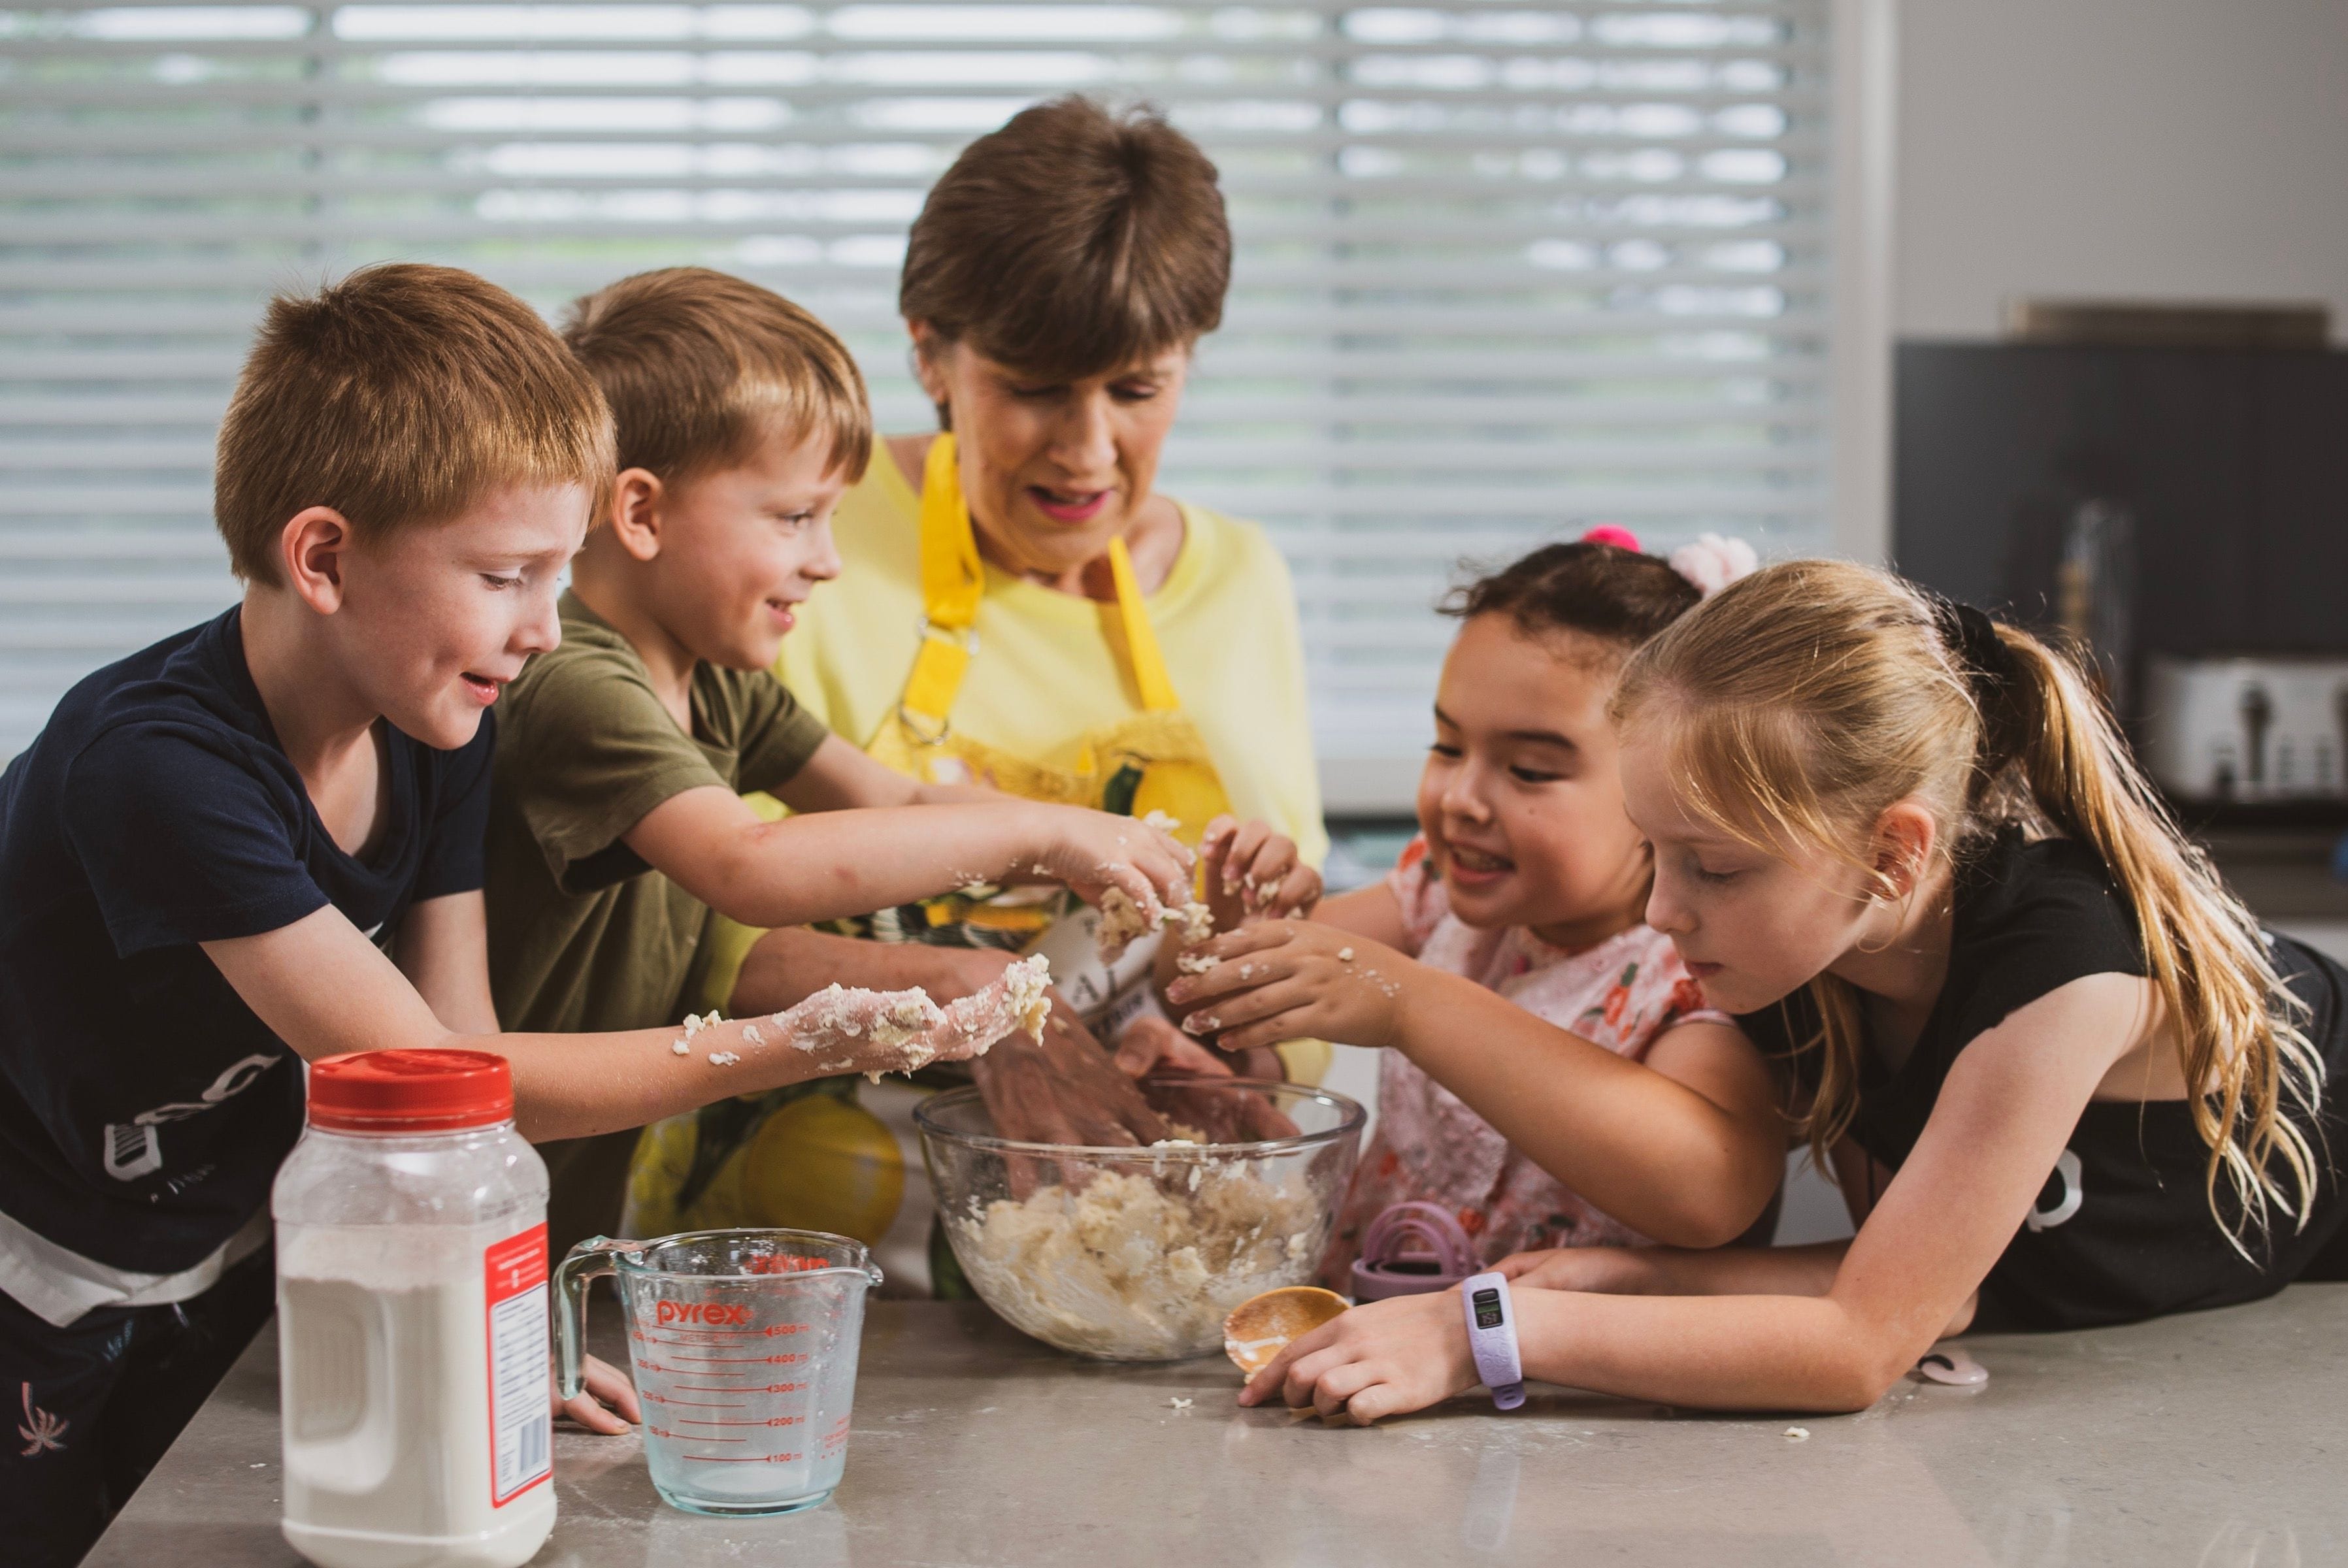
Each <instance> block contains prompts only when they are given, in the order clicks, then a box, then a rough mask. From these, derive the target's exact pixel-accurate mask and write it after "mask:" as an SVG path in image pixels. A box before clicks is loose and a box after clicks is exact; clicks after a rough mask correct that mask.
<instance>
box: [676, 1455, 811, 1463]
mask: <svg viewBox="0 0 2348 1568" xmlns="http://www.w3.org/2000/svg"><path fill="white" fill-rule="evenodd" d="M801 1457H802V1456H801V1455H798V1454H795V1453H792V1454H686V1455H685V1456H684V1458H685V1460H687V1461H688V1462H690V1461H692V1460H700V1461H701V1462H702V1463H703V1464H797V1463H798V1462H799V1460H800V1458H801Z"/></svg>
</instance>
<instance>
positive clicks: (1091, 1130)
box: [971, 991, 1166, 1148]
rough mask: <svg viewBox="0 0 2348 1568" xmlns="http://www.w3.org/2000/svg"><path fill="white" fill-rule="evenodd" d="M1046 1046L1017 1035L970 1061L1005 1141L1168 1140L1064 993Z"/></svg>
mask: <svg viewBox="0 0 2348 1568" xmlns="http://www.w3.org/2000/svg"><path fill="white" fill-rule="evenodd" d="M1050 995H1051V998H1052V1013H1051V1017H1049V1018H1048V1019H1046V1020H1045V1023H1044V1039H1043V1040H1042V1042H1041V1043H1038V1042H1037V1041H1035V1040H1032V1039H1030V1038H1029V1037H1028V1036H1027V1035H1025V1034H1024V1033H1020V1034H1013V1035H1011V1036H1010V1037H1008V1038H1007V1039H1005V1040H1003V1041H1002V1042H1001V1043H1000V1044H998V1045H996V1046H995V1048H994V1050H990V1051H988V1052H987V1053H986V1054H985V1055H984V1056H982V1057H978V1058H975V1059H974V1060H973V1061H972V1063H971V1069H972V1075H973V1077H974V1078H976V1080H977V1081H978V1087H979V1091H980V1092H981V1093H982V1094H983V1095H984V1096H985V1097H986V1111H987V1114H988V1115H989V1116H991V1117H992V1118H994V1126H995V1131H996V1132H999V1133H1000V1134H1001V1135H1002V1136H1004V1137H1005V1138H1010V1139H1014V1140H1016V1141H1018V1142H1020V1143H1076V1144H1084V1145H1086V1146H1088V1147H1093V1148H1124V1147H1130V1146H1133V1145H1136V1144H1143V1143H1156V1142H1158V1140H1159V1139H1160V1138H1163V1137H1165V1136H1166V1119H1165V1118H1164V1117H1162V1116H1160V1115H1159V1113H1158V1112H1155V1111H1152V1110H1151V1109H1150V1108H1149V1102H1148V1101H1147V1100H1144V1099H1143V1098H1142V1095H1141V1091H1140V1089H1139V1088H1138V1087H1137V1086H1136V1085H1135V1083H1134V1081H1133V1080H1131V1079H1130V1078H1128V1077H1127V1076H1126V1075H1125V1074H1124V1073H1122V1072H1119V1071H1117V1063H1116V1062H1115V1061H1113V1060H1112V1059H1111V1058H1110V1056H1109V1053H1108V1052H1107V1050H1104V1049H1103V1048H1102V1047H1101V1044H1100V1042H1099V1041H1098V1040H1095V1039H1094V1038H1093V1036H1092V1033H1091V1031H1090V1030H1086V1028H1085V1026H1084V1024H1083V1022H1082V1021H1081V1019H1080V1017H1079V1015H1078V1014H1077V1012H1076V1009H1074V1008H1072V1007H1070V1006H1068V1004H1067V1002H1066V999H1064V998H1063V997H1061V995H1060V994H1059V992H1057V991H1053V992H1051V993H1050Z"/></svg>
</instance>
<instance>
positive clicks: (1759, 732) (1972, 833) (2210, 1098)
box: [1614, 561, 2323, 1257]
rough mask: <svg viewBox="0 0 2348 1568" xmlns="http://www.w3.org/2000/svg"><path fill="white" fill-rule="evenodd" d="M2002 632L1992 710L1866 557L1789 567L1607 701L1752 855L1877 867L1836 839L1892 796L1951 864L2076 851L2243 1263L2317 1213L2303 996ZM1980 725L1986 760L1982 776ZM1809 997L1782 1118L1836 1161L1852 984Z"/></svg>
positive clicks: (2058, 662) (2194, 854)
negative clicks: (2174, 1051)
mask: <svg viewBox="0 0 2348 1568" xmlns="http://www.w3.org/2000/svg"><path fill="white" fill-rule="evenodd" d="M1997 631H1998V637H1999V640H2000V641H2001V642H2002V643H2003V646H2004V648H2005V650H2006V651H2007V654H2008V655H2009V662H2010V664H2011V666H2012V669H2011V671H2008V672H2007V673H2008V676H2009V684H2010V686H2011V687H2012V688H2013V689H2012V690H2010V691H2008V692H2004V693H2003V694H2002V700H2001V701H2000V702H1999V707H2000V708H2001V709H2002V710H2003V711H2001V712H1983V711H1982V706H1981V704H1980V702H1978V701H1977V699H1976V695H1975V691H1976V686H1977V683H1978V682H1977V681H1976V679H1974V678H1972V677H1973V672H1969V671H1967V670H1966V669H1965V668H1964V666H1963V664H1962V660H1961V659H1960V658H1959V656H1958V655H1957V653H1956V652H1955V651H1954V650H1952V648H1951V647H1949V646H1948V640H1947V639H1946V638H1945V637H1944V636H1943V635H1942V634H1941V631H1940V630H1939V627H1938V624H1937V621H1936V618H1935V616H1934V613H1933V610H1932V608H1931V605H1929V604H1928V603H1927V602H1926V601H1925V600H1922V599H1921V597H1920V596H1919V595H1918V594H1917V593H1916V592H1915V591H1914V590H1913V589H1910V588H1909V587H1908V586H1907V585H1906V584H1904V583H1902V582H1900V580H1899V579H1896V578H1893V577H1891V576H1890V575H1889V574H1887V573H1883V572H1879V571H1876V570H1874V569H1869V568H1865V567H1859V566H1853V565H1849V564H1848V563H1842V562H1832V561H1796V562H1788V563H1785V564H1783V565H1780V566H1776V567H1772V568H1769V569H1765V570H1764V571H1761V572H1759V573H1756V574H1755V575H1754V576H1753V577H1751V578H1748V579H1746V580H1745V581H1743V582H1740V583H1737V584H1735V585H1734V586H1732V587H1731V588H1729V589H1726V590H1725V591H1724V592H1722V593H1721V594H1720V595H1718V596H1717V597H1716V598H1715V600H1712V601H1711V602H1709V603H1707V604H1705V605H1704V606H1702V607H1700V608H1699V609H1698V610H1695V611H1694V612H1692V613H1691V614H1689V615H1688V616H1687V617H1685V618H1684V619H1683V620H1681V621H1680V622H1679V623H1678V624H1676V625H1674V626H1673V627H1672V628H1670V629H1669V630H1666V631H1664V632H1663V634H1662V635H1661V636H1660V637H1658V638H1657V639H1656V640H1655V641H1653V642H1651V643H1649V644H1648V645H1647V647H1646V648H1645V649H1643V650H1642V651H1641V652H1640V653H1639V654H1638V655H1637V656H1635V657H1634V658H1633V659H1632V661H1631V664H1630V665H1629V666H1628V667H1627V668H1626V669H1625V671H1624V672H1623V676H1622V683H1621V685H1620V687H1619V689H1618V692H1617V694H1616V697H1615V699H1614V711H1615V713H1616V717H1617V718H1618V720H1619V721H1621V722H1622V723H1623V724H1624V725H1625V726H1626V727H1630V726H1632V725H1635V724H1638V723H1642V722H1648V721H1652V720H1653V719H1654V718H1656V717H1657V716H1658V714H1659V712H1660V714H1661V716H1662V717H1663V719H1664V720H1665V722H1666V723H1668V725H1669V730H1670V741H1671V743H1672V744H1673V750H1674V752H1675V753H1676V755H1675V759H1674V760H1675V766H1674V768H1673V774H1674V776H1675V777H1676V778H1678V779H1679V780H1680V781H1681V782H1682V787H1683V789H1684V792H1685V799H1684V804H1685V805H1686V806H1687V807H1688V809H1689V810H1690V811H1691V813H1692V815H1695V816H1697V817H1699V818H1700V819H1702V820H1705V821H1708V822H1710V823H1712V824H1714V825H1716V826H1717V827H1719V828H1720V829H1721V830H1722V831H1724V832H1726V833H1728V834H1730V835H1733V836H1735V837H1736V838H1738V839H1740V840H1741V841H1743V842H1745V843H1747V844H1750V845H1754V846H1755V847H1756V848H1760V849H1762V850H1764V851H1766V852H1768V853H1771V854H1776V855H1783V854H1785V853H1787V851H1788V850H1792V849H1796V848H1797V847H1801V846H1813V847H1817V848H1821V849H1824V850H1826V851H1828V852H1829V853H1832V854H1835V855H1837V856H1840V857H1842V858H1844V859H1846V860H1848V861H1849V862H1851V863H1852V864H1854V865H1858V866H1861V867H1863V868H1867V869H1868V870H1869V872H1870V874H1872V860H1871V858H1870V854H1869V852H1870V850H1871V848H1872V845H1869V844H1868V843H1865V842H1862V841H1859V839H1858V838H1857V837H1856V836H1855V835H1859V834H1864V833H1867V832H1869V831H1871V826H1872V824H1873V823H1874V821H1875V820H1876V818H1877V817H1878V816H1879V814H1880V813H1881V812H1882V810H1883V809H1884V808H1885V807H1886V806H1888V805H1890V804H1891V803H1893V802H1894V801H1898V800H1901V799H1905V798H1910V797H1911V796H1912V797H1920V798H1921V799H1922V800H1924V801H1925V802H1926V803H1927V804H1929V805H1930V806H1931V808H1932V809H1933V811H1934V813H1935V815H1936V816H1938V817H1939V818H1940V820H1941V823H1942V824H1943V826H1944V829H1945V830H1946V831H1945V834H1944V836H1945V838H1946V840H1947V841H1948V842H1950V843H1951V844H1952V845H1953V855H1954V856H1962V855H1963V854H1964V853H1966V852H1967V850H1968V849H1970V848H1971V847H1972V846H1974V845H1978V844H1980V843H1981V842H1982V840H1983V839H1984V838H1985V837H1986V836H1987V835H1989V834H1990V833H1992V832H1994V831H1995V830H1997V829H1998V828H2000V827H2003V826H2005V825H2008V824H2012V823H2017V822H2018V823H2020V824H2022V825H2024V828H2025V830H2027V831H2034V832H2037V833H2042V834H2043V833H2044V832H2045V831H2048V830H2052V831H2054V832H2057V833H2061V834H2064V835H2068V836H2071V837H2075V838H2077V839H2079V840H2081V841H2082V842H2084V843H2085V844H2087V845H2090V846H2091V847H2093V848H2094V849H2095V850H2096V853H2097V854H2098V855H2099V856H2101V857H2102V858H2103V861H2104V864H2105V865H2106V866H2107V867H2108V868H2109V869H2110V872H2111V875H2112V879H2113V881H2114V883H2115V884H2116V886H2118V888H2119V889H2120V891H2121V894H2122V897H2125V898H2126V899H2127V904H2128V907H2129V909H2130V910H2131V912H2132V913H2133V914H2134V916H2135V917H2136V922H2137V929H2138V930H2139V931H2140V932H2141V933H2142V937H2143V943H2144V951H2145V958H2146V964H2147V969H2148V971H2149V974H2150V978H2151V979H2152V981H2153V983H2154V986H2155V988H2156V989H2157V991H2158V993H2159V997H2160V1002H2161V1006H2162V1008H2163V1009H2164V1010H2165V1012H2166V1015H2167V1016H2168V1018H2169V1019H2171V1020H2176V1025H2177V1035H2178V1058H2179V1065H2180V1066H2181V1068H2182V1069H2183V1072H2184V1079H2185V1081H2186V1082H2187V1083H2188V1085H2198V1086H2200V1092H2199V1093H2197V1094H2194V1095H2193V1096H2191V1098H2190V1101H2189V1103H2190V1104H2191V1107H2192V1116H2193V1124H2194V1127H2195V1130H2196V1131H2197V1132H2199V1134H2200V1137H2201V1140H2202V1142H2203V1143H2205V1144H2207V1145H2208V1147H2209V1162H2208V1164H2207V1166H2206V1167H2205V1173H2204V1175H2205V1190H2206V1194H2207V1196H2208V1200H2209V1207H2210V1212H2211V1214H2213V1215H2215V1216H2216V1217H2217V1219H2218V1222H2219V1225H2220V1226H2221V1228H2223V1229H2224V1231H2225V1232H2226V1235H2227V1236H2228V1238H2229V1240H2230V1242H2231V1243H2232V1245H2234V1247H2235V1249H2236V1250H2237V1251H2239V1252H2241V1253H2242V1255H2244V1256H2245V1257H2248V1256H2249V1250H2248V1246H2247V1245H2246V1242H2245V1237H2246V1236H2248V1235H2259V1236H2263V1235H2266V1234H2268V1233H2269V1232H2270V1230H2271V1225H2272V1221H2273V1216H2274V1214H2275V1213H2276V1211H2281V1213H2283V1214H2290V1215H2292V1216H2293V1217H2294V1219H2295V1221H2296V1226H2295V1227H2294V1228H2296V1227H2297V1226H2304V1225H2306V1223H2307V1220H2308V1216H2309V1214H2310V1211H2311V1209H2312V1199H2313V1197H2314V1194H2315V1188H2316V1183H2317V1180H2318V1176H2319V1165H2320V1160H2319V1154H2318V1151H2317V1150H2316V1148H2315V1147H2314V1146H2313V1145H2312V1143H2310V1141H2309V1138H2308V1136H2307V1134H2306V1132H2304V1131H2303V1130H2302V1127H2301V1126H2300V1124H2299V1122H2298V1121H2296V1120H2294V1118H2293V1117H2292V1115H2291V1113H2290V1112H2291V1111H2294V1110H2295V1111H2297V1112H2301V1113H2302V1115H2303V1117H2304V1119H2305V1121H2306V1122H2307V1123H2308V1124H2309V1125H2311V1126H2312V1125H2317V1124H2318V1123H2317V1121H2316V1114H2315V1113H2316V1111H2317V1107H2318V1103H2319V1101H2320V1097H2321V1094H2322V1082H2323V1062H2322V1057H2321V1056H2320V1055H2319V1054H2318V1053H2317V1052H2316V1050H2315V1048H2314V1047H2313V1045H2312V1043H2311V1042H2310V1041H2309V1040H2308V1038H2307V1036H2306V1034H2305V1032H2304V1030H2302V1028H2301V1023H2302V1021H2303V1020H2304V1019H2305V1018H2306V1016H2307V1009H2306V1008H2305V1006H2304V1004H2302V1002H2301V1001H2300V1000H2299V999H2298V998H2297V997H2295V996H2294V995H2293V994H2292V993H2291V990H2290V989H2288V988H2287V987H2286V986H2285V985H2284V984H2283V983H2282V980H2281V977H2280V976H2279V975H2278V974H2277V972H2276V970H2275V968H2274V963H2273V959H2272V958H2271V955H2270V953H2269V950H2268V948H2267V946H2266V943H2265V940H2264V938H2262V937H2261V936H2260V932H2259V929H2258V927H2257V923H2256V922H2255V921H2254V920H2253V919H2252V918H2251V917H2250V913H2249V911H2248V910H2247V909H2245V908H2244V907H2242V905H2241V903H2240V900H2238V899H2236V898H2235V897H2233V896H2232V895H2231V894H2230V893H2229V892H2228V891H2227V890H2226V887H2225V886H2224V884H2223V883H2222V882H2221V881H2220V880H2219V876H2218V875H2217V872H2216V870H2215V869H2214V867H2212V866H2211V865H2210V864H2209V857H2208V856H2206V855H2205V854H2203V853H2202V852H2201V851H2200V850H2199V848H2197V847H2196V846H2194V845H2192V844H2190V843H2189V842H2188V841H2187V840H2186V838H2185V836H2184V835H2183V834H2182V832H2180V831H2179V829H2178V826H2177V824H2176V822H2175V820H2174V818H2173V817H2172V816H2171V815H2169V813H2168V808H2167V807H2166V805H2165V804H2163V803H2162V802H2161V800H2160V798H2159V797H2158V795H2157V794H2155V793H2154V791H2153V789H2152V787H2151V786H2150V784H2148V783H2147V781H2146V780H2145V778H2144V776H2143V774H2142V773H2141V772H2140V771H2139V770H2138V768H2137V765H2136V764H2135V762H2134V760H2133V758H2132V757H2131V755H2130V753H2129V752H2128V749H2127V746H2126V744H2125V743H2123V741H2122V740H2121V738H2120V736H2119V734H2118V733H2117V731H2116V728H2115V727H2114V725H2113V723H2112V722H2111V719H2110V717H2109V716H2108V714H2107V713H2106V712H2105V709H2104V706H2103V704H2102V702H2100V701H2099V700H2098V699H2097V698H2096V696H2095V695H2094V694H2093V692H2091V691H2090V690H2089V688H2088V686H2087V684H2086V682H2085V680H2084V679H2083V678H2082V677H2081V675H2080V673H2079V671H2078V669H2077V667H2076V665H2075V663H2074V662H2073V661H2071V660H2070V659H2069V658H2067V657H2066V656H2065V655H2064V654H2063V653H2061V652H2058V651H2056V650H2055V649H2053V648H2050V647H2049V646H2048V645H2047V644H2045V643H2044V642H2042V641H2039V640H2038V639H2037V638H2035V637H2034V636H2032V635H2031V634H2030V633H2029V632H2027V631H2024V630H2021V629H2019V628H2016V627H2013V626H2003V625H2002V626H2000V627H1999V628H1998V629H1997ZM1985 736H1986V737H1989V738H1990V739H1991V740H1993V741H1995V742H1997V743H2000V744H2001V745H2002V747H2003V754H1993V755H1991V756H1989V757H1988V759H1987V761H1988V764H1989V765H1988V766H1987V767H1984V766H1983V765H1982V764H1983V760H1984V759H1983V754H1982V753H1983V752H1984V750H1985V743H1984V737H1985ZM1989 749H1991V750H1993V752H1994V751H1995V749H1996V748H1994V747H1992V748H1989ZM1808 989H1809V993H1810V996H1811V999H1812V1001H1813V1003H1814V1004H1815V1005H1816V1007H1817V1009H1818V1017H1819V1020H1820V1027H1819V1029H1818V1032H1817V1033H1816V1034H1815V1035H1813V1036H1812V1037H1811V1038H1810V1039H1809V1040H1806V1041H1804V1042H1802V1044H1801V1045H1799V1046H1798V1047H1797V1054H1807V1053H1808V1052H1810V1051H1817V1052H1818V1053H1819V1058H1820V1060H1819V1062H1818V1084H1817V1089H1816V1091H1815V1092H1814V1094H1813V1095H1812V1097H1811V1101H1810V1103H1809V1105H1808V1106H1807V1108H1799V1109H1797V1111H1796V1112H1795V1120H1796V1124H1797V1127H1798V1129H1799V1131H1800V1132H1801V1134H1802V1136H1803V1137H1804V1138H1805V1139H1806V1140H1807V1142H1808V1143H1809V1145H1810V1152H1811V1157H1812V1159H1813V1160H1814V1161H1815V1162H1816V1163H1818V1165H1819V1167H1820V1168H1821V1169H1826V1170H1831V1169H1832V1166H1831V1165H1830V1164H1829V1163H1828V1158H1827V1156H1828V1151H1829V1150H1830V1149H1831V1148H1832V1146H1833V1145H1834V1144H1835V1143H1836V1142H1837V1141H1838V1140H1839V1139H1840V1138H1841V1137H1842V1136H1843V1135H1844V1133H1846V1132H1848V1131H1849V1127H1850V1123H1851V1119H1852V1117H1853V1115H1854V1114H1855V1113H1856V1111H1857V1109H1858V1088H1859V1063H1860V1039H1861V1021H1860V1016H1859V999H1858V995H1857V993H1856V991H1855V990H1854V989H1853V988H1851V987H1850V986H1849V984H1847V983H1846V982H1844V981H1842V980H1840V979H1837V978H1835V977H1833V976H1828V975H1821V976H1819V977H1818V979H1815V980H1813V981H1811V983H1810V985H1809V988H1808ZM2278 1168H2279V1170H2278ZM2221 1179H2222V1180H2223V1182H2224V1184H2225V1186H2226V1189H2227V1192H2228V1194H2230V1199H2231V1204H2230V1206H2231V1208H2232V1209H2233V1211H2234V1214H2233V1217H2231V1218H2229V1216H2228V1214H2227V1208H2228V1206H2229V1205H2228V1204H2223V1203H2221V1201H2220V1199H2219V1182H2220V1180H2221Z"/></svg>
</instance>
